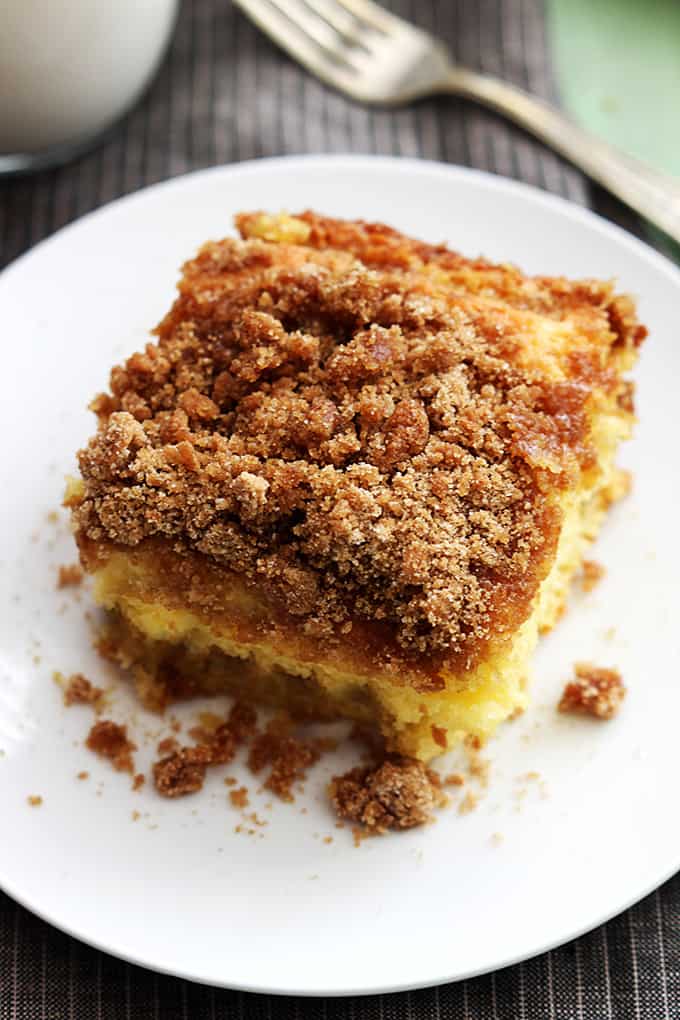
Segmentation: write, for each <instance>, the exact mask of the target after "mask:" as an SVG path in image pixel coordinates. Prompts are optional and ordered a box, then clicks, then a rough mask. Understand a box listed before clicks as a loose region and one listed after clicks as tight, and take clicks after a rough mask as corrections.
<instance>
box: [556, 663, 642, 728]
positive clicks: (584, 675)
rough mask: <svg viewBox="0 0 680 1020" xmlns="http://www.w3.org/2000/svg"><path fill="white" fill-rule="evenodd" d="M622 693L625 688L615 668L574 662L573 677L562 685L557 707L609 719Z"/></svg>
mask: <svg viewBox="0 0 680 1020" xmlns="http://www.w3.org/2000/svg"><path fill="white" fill-rule="evenodd" d="M625 696H626V688H625V685H624V683H623V679H622V677H621V674H620V673H619V672H618V670H616V669H607V668H604V667H600V666H594V665H592V663H589V662H577V663H576V665H575V666H574V679H573V680H572V681H571V682H570V683H568V684H567V685H566V687H565V688H564V692H563V694H562V697H561V699H560V703H559V705H558V709H559V711H560V712H571V713H577V714H581V715H591V716H593V717H594V718H596V719H611V718H613V716H615V715H616V713H617V712H618V711H619V708H620V707H621V702H622V701H623V699H624V697H625Z"/></svg>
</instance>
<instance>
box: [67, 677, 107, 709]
mask: <svg viewBox="0 0 680 1020" xmlns="http://www.w3.org/2000/svg"><path fill="white" fill-rule="evenodd" d="M57 677H58V678H59V681H60V682H61V675H60V674H57ZM64 684H65V686H64V687H63V696H64V704H65V705H66V706H67V707H70V706H71V705H94V706H95V708H97V707H99V706H100V705H101V700H102V698H103V696H104V691H103V690H102V688H101V687H95V686H94V684H93V683H92V682H91V681H90V680H88V678H87V677H86V676H84V674H83V673H73V674H72V675H71V676H70V677H68V679H67V680H66V681H64Z"/></svg>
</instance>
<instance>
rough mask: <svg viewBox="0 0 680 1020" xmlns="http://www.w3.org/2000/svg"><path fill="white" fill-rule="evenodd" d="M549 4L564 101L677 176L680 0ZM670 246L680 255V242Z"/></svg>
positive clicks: (590, 124)
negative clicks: (678, 244) (677, 244)
mask: <svg viewBox="0 0 680 1020" xmlns="http://www.w3.org/2000/svg"><path fill="white" fill-rule="evenodd" d="M547 8H548V25H549V33H550V42H551V46H552V52H553V59H554V64H555V70H556V74H557V82H558V87H559V90H560V95H561V98H562V102H563V103H564V106H565V108H566V109H567V110H568V111H569V112H570V113H571V115H572V116H573V117H574V119H575V120H577V121H578V122H579V123H581V124H583V126H584V127H587V128H589V129H590V130H591V131H593V132H595V133H596V134H597V135H599V136H600V137H602V138H605V139H606V140H607V141H609V142H611V143H612V144H613V145H616V146H618V147H619V148H621V149H623V150H625V151H626V152H628V153H629V154H630V155H631V156H636V157H638V159H642V160H645V161H646V162H648V163H651V164H652V165H653V166H655V167H657V168H658V169H659V170H664V171H666V172H667V173H671V174H674V175H677V176H678V177H680V2H679V0H547ZM654 239H655V241H657V242H658V241H660V240H661V237H660V235H656V232H655V238H654ZM663 241H664V242H665V243H664V244H663V247H664V248H667V247H668V246H670V244H669V242H668V240H667V239H665V238H664V239H663ZM672 247H673V248H674V251H673V254H674V256H675V258H679V259H680V246H675V245H673V246H672Z"/></svg>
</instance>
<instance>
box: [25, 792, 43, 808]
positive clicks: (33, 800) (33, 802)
mask: <svg viewBox="0 0 680 1020" xmlns="http://www.w3.org/2000/svg"><path fill="white" fill-rule="evenodd" d="M26 800H27V802H28V803H29V804H30V806H31V807H40V805H41V804H42V802H43V799H42V797H37V796H36V795H35V794H31V796H30V797H27V798H26Z"/></svg>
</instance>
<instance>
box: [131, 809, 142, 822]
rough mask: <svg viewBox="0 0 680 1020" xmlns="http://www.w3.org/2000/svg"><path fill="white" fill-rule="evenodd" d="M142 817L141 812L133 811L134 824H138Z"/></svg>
mask: <svg viewBox="0 0 680 1020" xmlns="http://www.w3.org/2000/svg"><path fill="white" fill-rule="evenodd" d="M141 817H142V816H141V815H140V813H139V811H133V812H132V821H133V822H138V821H139V819H140V818H141Z"/></svg>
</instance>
